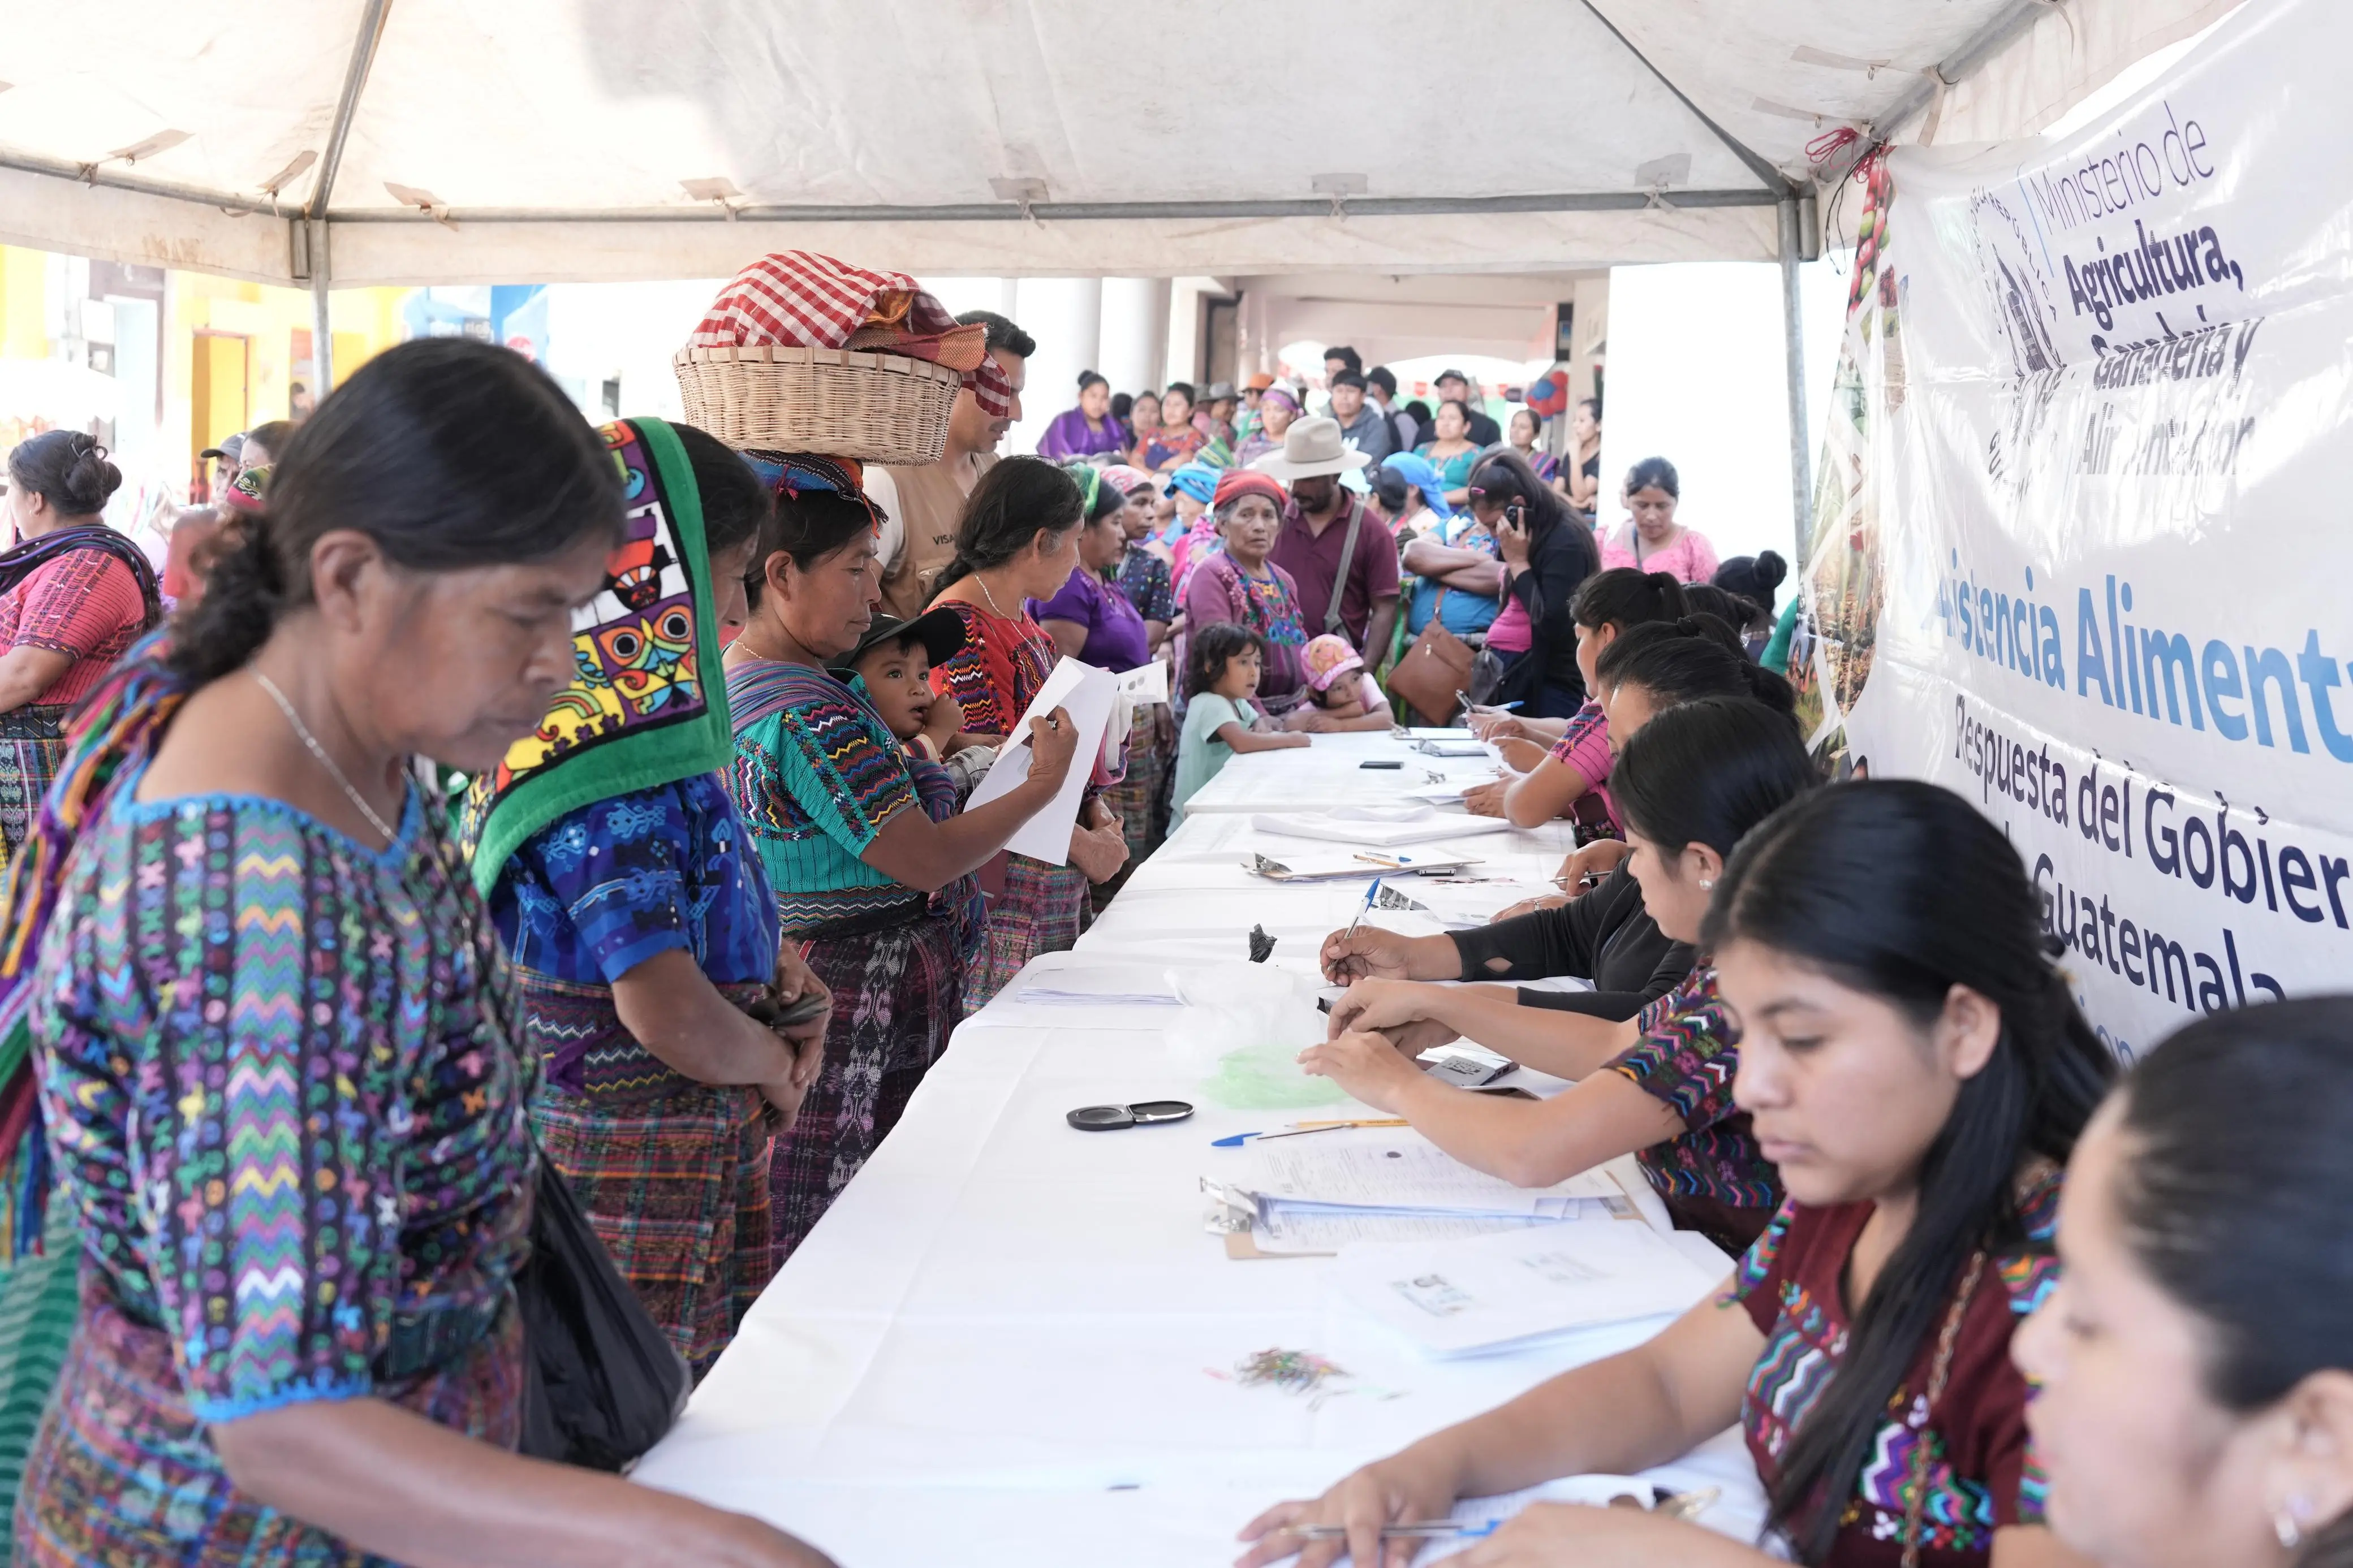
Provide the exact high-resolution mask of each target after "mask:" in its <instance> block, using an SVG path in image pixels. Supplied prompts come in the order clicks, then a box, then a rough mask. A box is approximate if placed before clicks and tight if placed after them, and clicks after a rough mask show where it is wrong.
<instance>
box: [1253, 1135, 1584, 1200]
mask: <svg viewBox="0 0 2353 1568" xmlns="http://www.w3.org/2000/svg"><path fill="white" fill-rule="evenodd" d="M1250 1158H1251V1171H1250V1183H1249V1184H1250V1189H1251V1190H1252V1191H1253V1192H1256V1193H1257V1194H1260V1195H1261V1197H1264V1198H1268V1199H1271V1200H1273V1201H1275V1202H1279V1203H1286V1204H1292V1205H1301V1206H1312V1207H1317V1208H1346V1209H1377V1210H1381V1211H1384V1212H1387V1213H1391V1214H1436V1215H1485V1216H1490V1217H1499V1218H1504V1219H1520V1220H1535V1219H1567V1218H1568V1217H1569V1216H1570V1215H1572V1214H1574V1213H1575V1212H1576V1205H1577V1201H1578V1200H1580V1199H1587V1198H1592V1199H1599V1198H1614V1197H1617V1196H1619V1195H1620V1194H1619V1191H1618V1184H1617V1183H1615V1182H1613V1181H1611V1180H1610V1179H1609V1177H1608V1176H1605V1175H1603V1174H1602V1173H1600V1172H1599V1171H1587V1172H1584V1173H1581V1174H1578V1175H1575V1176H1571V1177H1570V1178H1569V1179H1568V1180H1567V1181H1565V1182H1561V1183H1558V1184H1555V1185H1553V1186H1549V1187H1515V1186H1514V1185H1512V1184H1511V1183H1509V1182H1507V1181H1504V1179H1503V1178H1502V1177H1500V1176H1491V1175H1488V1174H1487V1173H1485V1172H1483V1171H1474V1170H1472V1168H1471V1167H1470V1166H1468V1165H1466V1164H1464V1163H1462V1162H1461V1161H1460V1160H1457V1159H1456V1158H1454V1156H1453V1155H1451V1154H1449V1153H1447V1152H1445V1151H1444V1150H1443V1149H1440V1148H1439V1147H1438V1146H1437V1145H1436V1144H1434V1143H1431V1142H1429V1141H1427V1140H1426V1139H1423V1138H1421V1137H1419V1136H1418V1135H1413V1134H1407V1135H1405V1136H1402V1137H1386V1138H1367V1139H1361V1140H1357V1141H1355V1142H1346V1143H1339V1142H1324V1143H1316V1142H1312V1141H1306V1140H1303V1141H1300V1142H1288V1141H1286V1142H1260V1143H1253V1144H1251V1145H1250Z"/></svg>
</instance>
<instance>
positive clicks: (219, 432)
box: [164, 272, 408, 478]
mask: <svg viewBox="0 0 2353 1568" xmlns="http://www.w3.org/2000/svg"><path fill="white" fill-rule="evenodd" d="M407 297H408V290H407V289H337V290H336V291H335V292H334V294H333V296H332V299H331V300H330V302H329V307H328V308H329V310H330V312H331V314H332V320H333V323H334V332H335V341H334V367H333V368H334V376H335V380H336V381H337V382H338V383H339V384H340V383H341V382H343V381H344V380H347V379H348V378H349V377H350V375H351V374H352V373H353V371H355V370H357V369H359V367H360V366H361V365H363V364H364V363H367V361H368V360H369V359H371V358H373V357H374V356H375V355H376V354H378V353H382V352H383V351H384V350H385V349H387V348H390V347H391V346H392V345H393V344H394V343H396V342H399V340H400V307H401V303H402V301H404V300H406V298H407ZM310 331H311V296H310V295H309V294H308V293H306V292H304V291H303V290H301V289H275V288H271V287H269V286H268V285H266V284H260V283H240V282H238V281H237V280H236V279H228V278H214V277H210V276H207V275H206V274H204V273H198V272H174V273H173V274H172V275H171V300H170V310H169V326H168V329H167V331H166V332H165V341H164V426H165V429H166V431H167V432H172V431H179V432H183V433H184V435H183V436H182V438H183V439H185V449H186V451H187V453H188V460H189V471H190V475H191V478H194V477H195V473H196V471H197V469H199V468H201V467H202V466H203V465H201V464H199V463H198V462H197V461H196V457H195V455H196V454H197V453H198V452H200V451H202V450H204V448H205V447H208V446H211V445H213V444H215V443H216V442H217V441H218V440H219V439H220V437H223V436H227V435H231V434H234V433H235V432H237V431H238V430H242V429H247V428H249V427H250V426H255V425H260V424H265V423H267V422H268V421H269V420H272V419H283V418H285V417H286V416H287V414H288V404H287V398H288V395H289V393H290V391H291V384H292V383H293V381H294V380H295V379H296V377H295V375H294V374H293V365H294V361H295V357H296V356H295V353H294V350H295V344H296V338H295V334H296V333H297V332H301V333H302V334H304V337H305V339H307V337H308V334H309V332H310ZM200 334H204V335H210V334H222V335H225V336H227V337H229V338H232V339H242V340H243V342H244V349H245V353H244V365H245V383H244V397H243V400H242V401H243V404H244V409H243V414H242V416H241V422H240V416H239V414H238V412H237V398H236V397H235V396H234V395H233V394H232V391H231V388H230V387H229V386H227V384H224V382H223V379H222V378H223V376H224V375H225V374H230V367H231V366H232V365H233V363H234V360H235V355H234V353H231V352H228V351H230V350H232V349H233V348H234V344H233V343H222V342H220V341H219V338H218V337H215V338H214V339H213V342H212V343H210V344H208V345H207V348H206V352H205V353H204V354H203V355H202V356H199V354H198V352H197V349H196V343H197V341H198V338H199V335H200ZM200 357H201V359H202V361H203V368H204V369H205V370H206V373H207V374H206V391H205V393H204V395H199V393H198V387H197V372H198V369H199V358H200ZM317 392H318V388H317V386H316V385H315V384H313V385H311V393H312V395H314V396H315V395H316V394H317Z"/></svg>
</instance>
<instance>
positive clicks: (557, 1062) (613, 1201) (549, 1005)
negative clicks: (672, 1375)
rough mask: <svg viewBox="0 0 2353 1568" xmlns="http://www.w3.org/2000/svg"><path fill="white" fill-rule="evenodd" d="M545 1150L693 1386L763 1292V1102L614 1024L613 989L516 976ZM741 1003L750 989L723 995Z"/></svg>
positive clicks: (534, 1115)
mask: <svg viewBox="0 0 2353 1568" xmlns="http://www.w3.org/2000/svg"><path fill="white" fill-rule="evenodd" d="M516 980H517V981H518V983H519V986H520V989H521V991H522V1022H523V1039H524V1041H525V1043H526V1044H527V1045H528V1046H529V1047H531V1049H532V1050H533V1052H535V1053H536V1054H537V1055H538V1057H539V1059H540V1064H541V1069H542V1074H543V1076H542V1079H541V1082H540V1088H539V1092H538V1094H537V1095H536V1096H534V1097H533V1100H532V1107H531V1124H532V1130H533V1131H535V1132H536V1133H537V1134H538V1135H539V1147H540V1151H541V1152H543V1153H544V1154H545V1155H546V1156H547V1157H548V1158H549V1159H550V1160H553V1161H554V1162H555V1168H556V1169H557V1170H559V1171H561V1172H563V1173H564V1177H565V1181H567V1182H569V1183H570V1184H571V1185H572V1195H573V1196H574V1197H575V1199H577V1200H578V1201H579V1204H580V1212H581V1213H583V1214H585V1215H587V1216H588V1224H589V1226H591V1227H592V1228H593V1229H594V1230H595V1231H596V1238H597V1239H598V1240H599V1241H602V1242H603V1243H604V1244H605V1250H606V1251H607V1252H608V1253H610V1254H611V1255H612V1258H613V1265H614V1267H615V1268H618V1269H619V1270H620V1271H621V1278H623V1279H627V1280H628V1282H629V1289H632V1290H634V1291H636V1292H637V1296H638V1300H639V1301H640V1302H642V1303H643V1304H644V1306H645V1309H646V1310H647V1311H648V1312H649V1313H651V1314H652V1315H653V1320H654V1321H656V1322H658V1323H659V1324H660V1325H661V1326H662V1329H663V1331H665V1332H666V1333H668V1334H669V1335H670V1342H671V1343H672V1344H675V1345H676V1346H678V1350H679V1353H680V1354H681V1355H682V1356H684V1357H686V1361H687V1364H688V1365H689V1366H691V1367H692V1368H693V1369H694V1375H695V1377H696V1379H697V1380H698V1381H699V1380H700V1379H701V1378H702V1374H703V1373H706V1372H709V1371H710V1370H711V1365H712V1363H713V1362H715V1361H717V1360H718V1359H719V1352H721V1351H723V1350H725V1349H726V1348H727V1342H728V1341H730V1340H732V1339H733V1338H734V1337H735V1325H736V1324H737V1323H738V1322H740V1321H743V1317H744V1312H745V1311H746V1310H748V1309H749V1308H750V1307H751V1305H752V1303H753V1302H754V1301H755V1300H758V1299H759V1296H760V1292H761V1291H762V1290H763V1289H765V1288H766V1287H767V1283H768V1276H769V1275H770V1274H772V1273H774V1272H775V1270H774V1269H773V1268H770V1267H769V1264H768V1146H769V1127H768V1120H767V1105H766V1101H765V1100H762V1098H761V1097H760V1092H759V1090H757V1089H751V1088H747V1087H744V1086H740V1085H718V1084H704V1083H697V1082H695V1081H694V1080H693V1079H690V1078H688V1077H686V1076H685V1075H684V1074H683V1073H681V1072H679V1071H678V1070H677V1069H676V1068H672V1067H670V1066H669V1065H668V1064H666V1063H664V1062H663V1061H662V1060H661V1059H660V1058H658V1057H656V1056H654V1055H653V1054H652V1053H651V1052H650V1051H648V1050H647V1049H646V1048H645V1047H643V1046H641V1045H639V1044H638V1042H637V1040H636V1039H635V1037H632V1036H631V1035H630V1034H629V1032H628V1029H627V1028H625V1027H623V1026H622V1024H621V1018H620V1015H619V1014H618V1013H617V1012H616V1011H615V1010H614V1007H613V990H612V987H611V986H609V985H583V984H576V983H575V982H571V981H565V980H557V979H555V978H554V977H553V976H550V975H545V974H542V973H538V972H537V971H535V970H530V969H521V968H519V969H518V970H517V971H516ZM720 989H721V992H722V993H723V994H725V995H726V996H727V998H728V999H729V1000H730V1001H732V1002H735V1003H737V1004H738V1005H741V1004H742V1003H744V1001H746V1000H749V999H750V998H751V997H753V996H755V995H757V994H759V989H760V988H759V987H757V986H736V985H730V986H722V987H721V988H720Z"/></svg>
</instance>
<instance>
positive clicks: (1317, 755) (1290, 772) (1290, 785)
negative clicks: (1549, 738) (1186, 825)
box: [1185, 734, 1496, 817]
mask: <svg viewBox="0 0 2353 1568" xmlns="http://www.w3.org/2000/svg"><path fill="white" fill-rule="evenodd" d="M1308 739H1309V740H1310V741H1312V742H1314V744H1312V745H1310V746H1307V747H1306V748H1305V749H1303V750H1302V749H1299V748H1295V747H1294V748H1293V749H1291V750H1288V751H1277V752H1238V753H1237V754H1236V755H1234V756H1233V757H1231V758H1229V759H1228V760H1227V763H1226V765H1225V766H1224V767H1222V768H1220V769H1219V770H1218V776H1217V777H1215V778H1213V779H1211V780H1210V781H1209V782H1208V784H1203V785H1202V786H1201V787H1200V789H1199V790H1198V791H1197V792H1195V794H1194V795H1193V798H1192V799H1191V800H1189V801H1187V802H1186V803H1185V815H1186V816H1188V817H1190V816H1201V815H1204V814H1211V815H1214V814H1216V813H1220V812H1237V811H1240V812H1250V811H1332V810H1335V809H1337V808H1339V807H1342V806H1347V805H1403V804H1407V799H1406V796H1407V792H1408V791H1409V790H1417V789H1428V788H1430V786H1431V785H1432V784H1475V783H1478V782H1480V781H1482V780H1484V779H1491V778H1493V777H1495V776H1496V767H1495V761H1494V759H1493V757H1491V756H1487V755H1484V754H1482V755H1480V756H1476V757H1433V756H1430V755H1427V754H1426V753H1424V752H1417V751H1415V750H1414V749H1413V747H1412V745H1411V744H1410V743H1409V742H1406V741H1403V740H1398V739H1394V738H1392V737H1391V736H1389V735H1387V734H1344V735H1311V736H1309V737H1308ZM1368 762H1382V763H1401V764H1403V765H1402V766H1399V767H1396V768H1367V767H1366V766H1365V765H1364V764H1365V763H1368Z"/></svg>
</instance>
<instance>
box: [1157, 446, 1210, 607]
mask: <svg viewBox="0 0 2353 1568" xmlns="http://www.w3.org/2000/svg"><path fill="white" fill-rule="evenodd" d="M1218 474H1219V470H1218V469H1216V468H1211V467H1209V465H1208V464H1207V463H1187V464H1186V465H1184V467H1182V468H1178V469H1177V470H1176V472H1174V473H1172V474H1170V475H1169V476H1168V478H1167V479H1166V481H1165V482H1166V486H1167V493H1168V494H1169V495H1172V496H1174V497H1176V524H1175V526H1173V527H1172V528H1170V529H1169V531H1168V535H1167V537H1168V545H1169V551H1168V555H1169V561H1168V570H1169V573H1170V574H1171V575H1172V576H1173V577H1174V578H1175V580H1176V602H1177V603H1178V604H1180V605H1181V604H1183V603H1184V602H1185V579H1186V576H1187V573H1188V571H1189V569H1190V568H1192V567H1195V566H1198V565H1199V564H1200V563H1201V558H1202V557H1203V556H1205V555H1207V554H1209V553H1210V552H1212V551H1214V550H1216V548H1217V546H1218V521H1217V519H1216V518H1214V517H1211V516H1210V515H1209V498H1210V497H1212V496H1214V495H1216V494H1217V493H1218Z"/></svg>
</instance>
